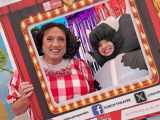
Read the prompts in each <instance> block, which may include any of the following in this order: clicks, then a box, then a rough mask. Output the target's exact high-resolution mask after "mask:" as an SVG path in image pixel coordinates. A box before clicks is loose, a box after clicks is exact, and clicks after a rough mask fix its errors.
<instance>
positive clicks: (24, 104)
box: [11, 82, 34, 115]
mask: <svg viewBox="0 0 160 120" xmlns="http://www.w3.org/2000/svg"><path fill="white" fill-rule="evenodd" d="M33 89H34V88H33V86H32V84H30V83H29V82H22V83H20V88H19V95H20V97H19V99H18V100H17V101H15V102H14V103H12V104H11V109H12V111H13V112H14V113H15V115H20V114H23V113H24V112H26V111H27V109H28V107H29V106H30V103H31V100H30V99H29V98H30V97H31V95H32V94H33Z"/></svg>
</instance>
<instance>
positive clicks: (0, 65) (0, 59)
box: [0, 49, 7, 69]
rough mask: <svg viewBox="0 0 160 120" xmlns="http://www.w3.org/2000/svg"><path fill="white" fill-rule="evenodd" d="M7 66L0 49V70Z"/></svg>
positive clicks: (5, 58)
mask: <svg viewBox="0 0 160 120" xmlns="http://www.w3.org/2000/svg"><path fill="white" fill-rule="evenodd" d="M6 64H7V57H6V55H5V53H4V52H3V50H2V49H0V69H1V68H3V67H4V66H5V65H6Z"/></svg>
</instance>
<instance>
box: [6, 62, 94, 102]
mask: <svg viewBox="0 0 160 120" xmlns="http://www.w3.org/2000/svg"><path fill="white" fill-rule="evenodd" d="M45 72H46V76H47V78H48V80H49V84H50V89H51V92H52V95H53V98H54V100H55V101H56V102H57V103H59V102H62V101H66V100H69V99H72V98H75V97H78V96H81V95H85V94H87V93H90V92H92V91H94V83H93V82H94V81H93V76H92V72H91V70H90V68H89V66H88V65H87V64H86V63H85V62H84V61H83V60H81V59H73V60H71V61H70V64H69V66H68V67H67V68H65V69H61V70H60V71H56V72H55V71H48V70H47V69H45ZM20 82H21V78H20V76H19V74H18V72H17V71H16V72H15V73H14V75H13V77H12V80H11V81H10V84H9V87H8V88H9V95H8V97H7V99H8V102H9V103H13V102H14V101H16V100H17V98H18V97H19V93H18V89H19V87H20Z"/></svg>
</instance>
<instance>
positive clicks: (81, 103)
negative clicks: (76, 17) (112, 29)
mask: <svg viewBox="0 0 160 120" xmlns="http://www.w3.org/2000/svg"><path fill="white" fill-rule="evenodd" d="M102 2H104V1H102ZM129 2H130V5H131V11H132V14H133V18H134V19H135V21H136V22H135V25H136V27H137V29H138V32H139V33H140V37H141V41H142V43H143V48H144V51H145V53H146V58H147V61H148V63H149V66H150V70H151V74H152V78H151V79H148V80H144V81H142V82H138V83H135V84H132V85H127V86H124V87H121V88H116V89H113V90H110V91H106V92H103V93H100V94H97V95H93V96H91V97H87V98H84V99H81V100H78V101H76V102H73V103H69V104H66V105H63V106H58V107H55V106H56V105H54V104H53V103H52V102H51V101H52V100H51V97H50V95H49V92H48V89H47V86H46V83H45V81H44V79H45V78H44V76H43V73H42V71H41V69H40V68H41V67H40V64H39V62H38V59H37V57H36V53H35V50H34V46H33V44H32V42H31V38H30V36H29V32H28V27H29V26H31V25H33V24H35V23H39V22H42V21H44V20H47V19H50V18H53V17H57V16H60V15H63V14H64V13H69V12H72V11H75V10H80V9H81V8H84V7H87V6H90V5H92V4H94V3H96V2H94V0H81V1H79V2H76V3H74V4H73V5H72V6H71V7H67V6H64V7H63V8H60V9H56V10H51V11H47V12H45V13H39V14H38V15H36V16H30V17H29V18H27V19H25V20H23V21H22V22H21V30H22V33H23V36H24V39H25V42H26V44H27V48H28V52H29V54H30V57H31V60H32V64H33V66H34V69H35V74H36V76H37V78H38V81H39V84H40V86H41V91H38V92H40V93H38V94H42V95H44V98H45V99H44V98H43V100H45V101H46V104H47V106H46V108H47V109H49V111H48V112H50V114H53V115H60V114H63V113H66V112H69V111H72V110H75V109H79V108H82V107H85V106H89V105H91V104H94V103H97V102H101V101H106V100H108V99H112V98H114V97H116V96H120V95H124V94H128V93H130V92H133V91H137V90H140V89H144V88H147V87H151V86H153V85H155V84H157V83H158V82H159V73H158V70H157V67H156V64H155V62H154V58H153V55H152V52H151V48H150V46H151V45H150V44H149V43H148V37H147V35H146V32H145V31H144V28H143V24H142V21H141V19H140V16H139V12H138V10H137V7H136V2H135V0H130V1H129ZM33 84H35V83H33ZM35 89H36V88H35ZM42 111H43V110H42ZM51 116H52V115H51Z"/></svg>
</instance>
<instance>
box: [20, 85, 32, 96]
mask: <svg viewBox="0 0 160 120" xmlns="http://www.w3.org/2000/svg"><path fill="white" fill-rule="evenodd" d="M19 93H20V97H23V98H28V97H30V96H31V95H32V94H33V86H32V84H30V83H29V82H22V83H21V84H20V90H19Z"/></svg>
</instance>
